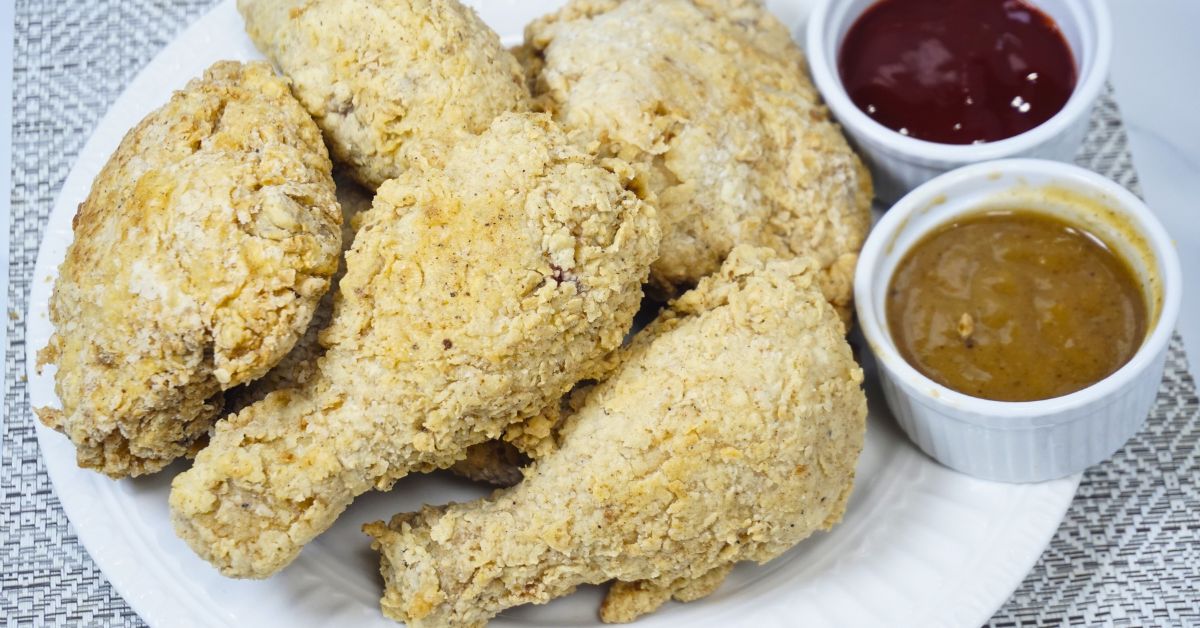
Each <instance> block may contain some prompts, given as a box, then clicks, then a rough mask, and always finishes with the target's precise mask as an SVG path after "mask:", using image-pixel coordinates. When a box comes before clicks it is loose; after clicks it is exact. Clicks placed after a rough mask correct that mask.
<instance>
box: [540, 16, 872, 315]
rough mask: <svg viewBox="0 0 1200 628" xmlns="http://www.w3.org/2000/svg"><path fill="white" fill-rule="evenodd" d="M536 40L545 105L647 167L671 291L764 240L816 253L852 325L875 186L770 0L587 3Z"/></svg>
mask: <svg viewBox="0 0 1200 628" xmlns="http://www.w3.org/2000/svg"><path fill="white" fill-rule="evenodd" d="M525 37H526V44H525V47H524V48H523V49H521V50H520V51H519V53H518V56H519V57H520V58H521V59H522V60H523V61H524V63H525V64H526V66H527V67H526V72H527V73H528V75H529V81H530V85H531V86H532V89H533V91H534V96H535V99H536V103H537V105H538V106H539V107H541V108H543V109H544V110H546V111H548V112H550V113H552V114H553V115H554V118H555V120H557V121H558V122H559V123H561V124H562V125H563V126H564V128H565V129H567V131H568V132H569V133H570V135H571V137H572V140H573V141H574V142H576V143H577V144H579V145H581V146H583V147H586V148H587V149H588V150H590V151H592V152H595V153H597V154H599V155H601V156H608V155H616V156H619V157H621V158H623V159H625V160H627V161H629V162H630V163H632V164H634V165H635V166H636V167H638V168H639V169H640V170H641V171H642V172H643V176H644V180H645V184H646V186H647V187H648V189H649V190H650V192H652V193H653V195H654V197H655V198H656V199H657V205H658V208H659V218H660V219H661V220H662V225H663V246H662V256H661V257H660V259H659V260H658V261H657V262H655V264H654V266H653V268H652V271H651V274H652V281H653V283H654V284H655V285H656V287H657V288H658V289H659V290H660V291H662V292H663V293H665V294H667V295H670V294H673V293H675V292H677V290H678V289H679V288H681V287H687V286H690V285H694V284H695V282H696V281H697V280H699V279H700V278H701V277H704V276H705V275H708V274H710V273H713V272H715V271H716V270H717V268H718V267H719V266H720V264H721V261H722V260H723V259H724V258H725V256H726V255H727V254H728V253H729V251H730V250H731V249H732V248H733V247H734V246H735V245H737V244H752V245H758V246H767V247H770V248H772V249H774V250H776V251H777V252H779V253H782V254H785V255H788V256H793V255H796V256H800V255H804V256H811V257H814V258H815V259H816V260H817V261H818V262H819V263H820V264H821V266H822V267H823V268H825V269H827V272H826V273H825V274H824V275H823V276H822V279H821V281H822V283H823V284H825V285H824V289H825V291H826V293H827V294H829V295H830V296H831V297H832V298H831V300H832V302H833V303H834V304H835V305H836V306H838V307H839V308H840V309H841V310H842V313H843V315H848V313H849V309H850V308H849V303H850V298H851V292H852V290H851V286H852V279H853V270H854V264H855V261H856V256H857V253H858V251H859V250H860V249H861V248H862V242H863V240H864V238H865V237H866V233H867V229H868V227H869V225H870V203H871V197H872V188H871V179H870V175H869V173H868V172H867V170H866V169H865V168H864V167H863V165H862V162H861V161H860V160H859V159H858V157H857V156H855V154H854V153H853V152H852V151H851V150H850V147H849V145H848V144H847V143H846V140H845V138H844V137H843V136H842V134H841V132H840V130H839V128H838V127H837V125H836V124H835V123H834V122H832V121H831V120H830V117H829V113H828V111H827V110H826V108H825V106H824V105H823V104H822V103H821V100H820V97H819V95H818V93H817V90H816V89H815V88H814V87H813V85H812V83H811V82H810V80H809V78H808V76H807V73H806V69H805V60H804V56H803V54H802V53H801V52H800V50H799V48H798V47H797V46H796V44H795V43H794V42H793V41H792V38H791V36H790V34H789V33H788V31H787V29H786V27H784V26H783V25H782V24H781V23H780V22H779V20H777V19H776V18H775V17H774V16H772V15H771V14H770V13H769V12H768V11H767V10H766V9H764V8H763V7H762V5H761V3H760V2H759V1H758V0H624V1H622V0H573V1H572V2H570V3H568V4H567V5H566V7H564V8H563V9H561V10H560V11H558V12H557V13H554V14H552V15H549V16H546V17H543V18H541V19H539V20H537V21H535V22H534V23H532V24H531V25H530V26H529V27H528V28H527V29H526V34H525Z"/></svg>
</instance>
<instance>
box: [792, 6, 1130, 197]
mask: <svg viewBox="0 0 1200 628" xmlns="http://www.w3.org/2000/svg"><path fill="white" fill-rule="evenodd" d="M807 50H808V60H809V65H810V66H811V69H812V74H813V79H814V80H815V82H816V85H817V88H818V89H819V90H820V91H821V94H822V95H823V96H824V98H825V101H826V102H827V103H828V105H829V108H830V110H831V111H832V112H833V115H834V117H836V118H837V120H838V121H839V122H840V123H841V124H842V126H843V127H844V128H845V130H846V133H847V134H848V135H849V136H850V138H851V140H852V141H853V142H854V143H855V145H856V146H857V148H858V149H859V151H860V152H861V153H862V154H863V156H864V158H865V159H866V161H867V163H868V164H869V165H870V167H871V170H872V174H873V175H874V177H875V189H876V193H877V195H878V197H879V198H880V200H882V201H884V202H892V201H895V200H896V199H898V198H899V197H901V196H903V195H904V194H906V193H907V192H909V191H911V190H912V189H914V188H916V187H917V186H918V185H920V184H922V183H924V182H925V181H928V180H930V179H932V178H934V177H936V176H938V175H940V174H942V173H944V172H948V171H950V170H953V169H955V168H958V167H961V166H965V165H969V164H973V163H978V162H983V161H990V160H995V159H1003V158H1011V157H1037V158H1042V159H1052V160H1056V161H1065V162H1069V161H1071V160H1072V159H1073V158H1074V156H1075V153H1076V152H1077V151H1078V149H1079V147H1080V145H1081V144H1082V143H1083V138H1084V135H1085V134H1086V132H1087V126H1088V121H1089V118H1090V117H1091V112H1092V108H1093V107H1094V105H1095V102H1096V100H1097V98H1098V97H1099V96H1100V93H1101V91H1102V90H1103V88H1104V84H1105V81H1106V79H1107V75H1108V67H1109V60H1110V57H1111V53H1112V25H1111V20H1110V17H1109V14H1108V9H1107V5H1106V3H1105V2H1102V1H1099V0H821V1H820V2H819V3H818V5H817V7H816V8H815V9H814V11H813V13H812V15H811V16H810V18H809V23H808V30H807Z"/></svg>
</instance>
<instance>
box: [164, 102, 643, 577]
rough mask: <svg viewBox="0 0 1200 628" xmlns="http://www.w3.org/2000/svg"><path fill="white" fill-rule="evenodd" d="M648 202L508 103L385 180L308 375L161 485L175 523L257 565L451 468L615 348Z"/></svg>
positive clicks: (262, 570)
mask: <svg viewBox="0 0 1200 628" xmlns="http://www.w3.org/2000/svg"><path fill="white" fill-rule="evenodd" d="M658 242H659V231H658V220H657V217H656V216H655V214H654V210H653V208H652V207H650V206H648V205H646V204H644V203H643V202H642V201H641V200H639V199H638V198H637V196H636V195H635V194H633V193H632V192H629V191H628V190H626V188H625V182H624V181H622V180H621V179H620V178H619V177H618V176H617V175H616V174H614V173H612V172H610V171H608V170H605V169H603V168H601V167H599V166H597V165H596V164H595V163H594V162H593V160H592V157H591V156H589V155H587V154H585V153H583V152H580V151H578V150H576V149H574V148H572V147H571V146H570V145H569V144H568V143H567V141H566V138H565V136H564V135H563V134H562V132H561V131H560V130H559V129H558V128H557V126H556V125H554V123H553V122H552V121H551V120H550V118H549V117H548V116H545V115H534V114H504V115H502V116H501V117H499V118H497V120H496V121H495V123H494V124H493V126H492V127H491V129H489V130H488V131H487V132H486V133H484V134H483V135H481V136H478V137H475V138H472V139H467V140H464V141H463V142H461V143H459V144H458V145H457V146H456V147H455V148H453V149H452V150H451V152H450V154H449V156H448V158H447V160H446V162H445V165H444V167H432V166H429V167H420V166H418V167H414V168H411V169H409V170H408V171H406V172H405V173H404V174H402V175H401V176H400V177H399V178H397V179H394V180H392V181H389V182H388V183H386V184H384V186H383V187H381V188H380V189H379V193H378V194H377V195H376V197H375V202H374V205H373V206H372V208H371V210H370V211H368V212H367V213H366V214H365V215H364V216H363V217H362V221H361V224H360V226H359V230H358V234H357V236H356V237H355V241H354V246H353V248H352V249H351V250H350V252H349V254H348V255H347V258H346V265H347V272H346V276H345V277H344V278H343V279H342V282H341V285H340V287H339V292H338V296H337V298H336V300H335V304H334V316H333V322H332V324H331V325H330V327H329V328H328V329H327V330H325V331H324V332H323V333H322V335H321V340H322V344H324V345H325V346H327V347H328V351H327V352H326V354H325V356H324V357H323V358H321V359H320V360H319V361H318V372H317V373H316V375H315V376H314V377H313V378H312V380H310V381H309V382H308V383H307V384H306V385H304V386H302V387H300V388H297V389H293V390H288V391H280V392H276V393H273V394H271V395H269V396H267V398H266V399H264V400H263V401H261V402H260V403H257V404H254V405H252V406H250V407H248V408H246V409H245V410H243V411H242V412H241V413H240V414H238V415H237V416H236V417H231V418H229V419H227V420H225V421H222V422H221V423H220V424H219V425H218V426H217V428H216V430H215V432H214V434H213V436H212V440H211V444H210V445H209V446H208V447H207V448H206V449H204V450H203V451H202V452H200V454H199V455H198V456H197V457H196V461H195V464H194V465H193V466H192V468H191V469H190V470H189V471H187V472H185V473H183V474H181V475H179V476H177V477H176V478H175V481H174V484H173V485H172V492H171V500H170V501H171V507H172V511H173V518H174V521H175V525H176V530H177V532H178V533H179V535H180V536H181V537H182V538H183V539H184V540H185V541H187V542H188V544H189V545H190V546H191V547H192V548H193V549H194V550H195V551H196V552H197V553H199V554H200V555H201V556H202V557H204V558H205V559H207V560H209V561H210V562H212V563H213V564H214V565H216V566H217V567H218V568H219V569H220V570H221V571H222V572H223V573H225V574H226V575H230V576H238V577H266V576H268V575H270V574H272V573H274V572H275V571H277V570H279V569H280V568H282V567H283V566H284V565H286V564H287V563H288V562H290V561H291V560H292V559H293V558H294V557H295V556H296V554H297V553H298V552H299V551H300V548H301V547H303V545H304V544H305V543H307V542H308V541H310V540H311V539H313V538H314V537H315V536H316V535H318V534H320V533H321V532H323V531H324V530H325V529H327V528H328V527H329V526H330V525H331V524H332V523H333V521H334V520H335V519H336V518H337V516H338V515H339V514H340V513H341V512H342V511H343V510H344V509H345V508H346V506H347V505H349V504H350V502H351V500H353V499H354V497H355V496H357V495H359V494H361V493H363V492H365V491H367V490H370V489H372V488H387V487H389V486H391V484H392V483H393V482H394V481H395V480H397V479H399V478H400V477H403V476H404V475H406V474H408V473H410V472H413V471H428V470H432V469H435V468H445V467H448V466H450V465H452V464H454V463H455V462H457V461H458V460H460V459H462V458H463V456H464V455H465V451H466V449H467V448H468V447H470V446H471V445H474V444H476V443H480V442H483V441H485V440H487V439H490V438H496V437H497V436H499V435H500V433H501V432H502V431H503V430H504V429H505V427H507V426H508V425H509V424H511V423H514V422H516V421H519V420H522V419H525V418H527V417H530V416H533V415H535V414H536V413H538V412H540V411H541V410H542V409H543V408H544V407H546V406H547V405H549V404H550V403H551V402H553V401H555V400H557V399H558V398H560V397H561V396H562V395H563V394H565V393H566V392H567V391H568V390H570V388H571V387H572V386H573V385H574V384H575V383H576V382H577V381H579V380H581V379H586V378H588V377H591V376H592V375H593V374H594V372H595V371H596V370H597V369H599V368H600V365H601V364H603V363H604V362H605V356H606V355H607V354H609V353H610V352H611V351H613V350H614V349H616V348H617V347H619V346H620V344H621V340H622V337H623V336H624V335H625V333H626V331H627V330H628V328H629V326H630V323H631V321H632V319H633V316H634V313H635V312H636V311H637V309H638V305H639V302H640V301H641V284H642V282H643V281H644V280H645V278H646V277H647V275H648V274H649V266H650V263H651V262H652V261H653V259H654V256H655V254H656V252H657V250H658Z"/></svg>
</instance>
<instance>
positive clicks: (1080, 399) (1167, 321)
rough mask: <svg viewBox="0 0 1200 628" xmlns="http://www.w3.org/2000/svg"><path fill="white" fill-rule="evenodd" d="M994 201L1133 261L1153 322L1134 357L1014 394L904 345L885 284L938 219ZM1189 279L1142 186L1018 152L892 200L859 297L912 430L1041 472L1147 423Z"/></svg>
mask: <svg viewBox="0 0 1200 628" xmlns="http://www.w3.org/2000/svg"><path fill="white" fill-rule="evenodd" d="M996 209H1029V210H1033V211H1041V212H1046V213H1049V214H1052V215H1056V216H1059V217H1060V218H1062V219H1064V220H1066V221H1068V222H1071V223H1074V224H1076V225H1079V226H1081V227H1084V228H1086V229H1088V230H1090V231H1092V232H1093V233H1095V234H1096V235H1098V236H1100V237H1101V238H1102V239H1104V240H1105V241H1106V242H1107V243H1108V244H1109V245H1110V246H1112V247H1113V248H1114V249H1115V250H1116V252H1117V253H1118V254H1119V255H1121V256H1122V257H1123V258H1125V259H1126V260H1127V261H1128V262H1129V263H1130V265H1131V266H1132V267H1133V270H1134V272H1135V273H1136V275H1137V276H1138V277H1139V278H1140V279H1141V281H1142V284H1143V287H1144V289H1145V293H1146V296H1147V300H1148V303H1149V304H1150V305H1151V307H1150V312H1151V316H1150V321H1151V325H1150V328H1149V330H1148V331H1147V335H1146V338H1145V341H1144V343H1143V344H1142V347H1141V348H1140V349H1139V350H1138V352H1137V353H1136V354H1135V355H1134V357H1133V358H1132V359H1131V360H1130V361H1129V363H1128V364H1126V365H1125V366H1123V367H1122V368H1121V369H1119V370H1118V371H1117V372H1116V373H1113V374H1112V375H1110V376H1109V377H1107V378H1105V379H1103V380H1101V381H1100V382H1098V383H1096V384H1094V385H1092V386H1090V387H1088V388H1085V389H1083V390H1081V391H1079V392H1076V393H1072V394H1070V395H1066V396H1063V397H1058V398H1054V399H1048V400H1044V401H1033V402H1021V403H1014V402H1001V401H990V400H986V399H978V398H975V397H970V396H967V395H964V394H962V393H959V392H956V391H954V390H951V389H949V388H947V387H945V386H942V385H941V384H938V383H936V382H934V381H933V380H931V379H929V378H928V377H926V376H924V375H922V374H921V373H920V372H918V371H917V370H916V369H915V368H913V367H912V366H911V365H909V364H908V363H907V362H906V361H905V360H904V358H903V357H901V355H900V353H899V351H898V350H897V348H896V344H895V342H894V341H893V339H892V335H891V332H890V330H889V327H888V322H887V303H886V298H887V291H888V286H889V284H890V283H891V279H892V275H893V273H894V272H895V269H896V266H897V265H898V264H899V262H900V261H901V260H902V259H903V257H904V255H905V254H906V253H907V252H908V250H909V249H910V248H911V247H912V246H913V245H915V244H916V243H917V242H919V241H920V240H921V239H922V238H923V237H924V236H925V235H927V234H929V233H930V232H932V231H934V230H936V229H937V228H938V227H940V226H942V225H944V224H946V223H948V222H949V221H951V220H953V219H955V218H959V217H963V216H966V215H970V214H974V213H979V212H982V211H987V210H996ZM1182 289H1183V286H1182V278H1181V275H1180V269H1179V257H1178V255H1177V253H1176V251H1175V247H1174V244H1173V243H1172V242H1171V239H1170V237H1169V236H1168V235H1167V232H1166V230H1165V229H1164V228H1163V226H1162V224H1161V223H1160V222H1159V221H1158V220H1157V218H1155V216H1154V214H1153V213H1152V212H1151V211H1150V209H1149V208H1147V207H1146V205H1145V204H1144V203H1142V202H1141V201H1140V200H1139V199H1138V198H1137V197H1136V196H1134V195H1133V194H1132V193H1130V192H1129V191H1128V190H1126V189H1125V188H1123V187H1121V186H1120V185H1118V184H1116V183H1114V182H1112V181H1109V180H1108V179H1105V178H1104V177H1101V176H1100V175H1097V174H1095V173H1092V172H1090V171H1087V170H1084V169H1082V168H1078V167H1076V166H1071V165H1067V164H1063V163H1058V162H1052V161H1042V160H1034V159H1017V160H1005V161H996V162H989V163H983V164H976V165H973V166H968V167H965V168H961V169H958V170H955V171H953V172H950V173H948V174H945V175H942V176H940V177H938V178H936V179H934V180H932V181H930V182H928V183H926V184H924V185H922V186H920V187H919V188H917V189H916V190H914V191H913V192H911V193H910V194H909V195H907V196H905V197H904V198H903V199H902V200H901V201H900V202H899V203H897V204H896V205H895V206H894V207H892V208H891V210H889V211H888V212H887V214H885V215H884V217H883V219H882V220H881V221H880V222H879V224H878V225H876V227H875V229H874V230H873V231H872V232H871V235H870V237H869V238H868V239H867V242H866V244H865V246H864V247H863V251H862V255H861V256H860V259H859V264H858V269H857V273H856V275H855V284H854V297H855V300H856V307H857V310H858V320H859V323H860V325H861V327H862V331H863V335H864V336H865V337H866V340H867V342H868V344H869V345H870V348H871V350H872V352H873V353H874V355H875V358H876V361H877V362H878V365H879V369H878V371H879V374H880V379H881V380H882V387H883V391H884V395H885V397H886V399H887V403H888V406H889V407H890V408H891V411H892V413H893V414H894V415H895V417H896V420H897V422H898V423H899V424H900V426H901V428H903V429H904V431H905V433H907V434H908V436H909V438H910V439H912V441H913V442H914V443H916V444H917V446H919V447H920V448H921V449H922V450H923V451H925V453H927V454H929V455H930V456H932V457H933V458H935V459H936V460H938V461H939V462H941V463H942V464H944V465H946V466H948V467H951V468H953V469H956V470H958V471H962V472H964V473H967V474H970V475H973V476H976V477H980V478H984V479H989V480H999V481H1005V482H1037V481H1043V480H1051V479H1055V478H1060V477H1065V476H1068V475H1072V474H1074V473H1078V472H1080V471H1082V470H1084V469H1086V468H1087V467H1089V466H1091V465H1093V464H1096V463H1098V462H1100V461H1102V460H1105V459H1107V458H1108V457H1110V456H1111V455H1112V454H1113V453H1114V452H1116V451H1117V450H1118V449H1120V447H1121V446H1122V445H1124V444H1125V442H1126V441H1127V440H1129V438H1130V437H1131V436H1133V435H1134V434H1135V433H1137V432H1138V430H1139V429H1141V427H1142V425H1143V423H1144V422H1145V419H1146V416H1147V414H1148V413H1149V411H1150V409H1151V407H1152V405H1153V403H1154V399H1155V395H1156V393H1157V391H1158V388H1159V385H1160V383H1161V381H1162V373H1163V364H1164V361H1165V359H1166V355H1167V346H1168V342H1169V341H1170V338H1171V334H1172V333H1173V330H1174V328H1175V323H1176V322H1177V320H1178V317H1179V304H1180V298H1181V292H1182Z"/></svg>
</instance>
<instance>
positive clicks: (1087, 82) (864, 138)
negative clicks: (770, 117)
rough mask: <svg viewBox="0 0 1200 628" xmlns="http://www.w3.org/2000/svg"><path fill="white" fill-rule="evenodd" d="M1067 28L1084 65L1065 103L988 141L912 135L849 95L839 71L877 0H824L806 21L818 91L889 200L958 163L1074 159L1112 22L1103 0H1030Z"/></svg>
mask: <svg viewBox="0 0 1200 628" xmlns="http://www.w3.org/2000/svg"><path fill="white" fill-rule="evenodd" d="M1028 1H1029V2H1030V4H1033V5H1034V6H1036V7H1037V8H1038V9H1040V10H1041V11H1042V12H1044V13H1045V14H1047V15H1049V16H1050V17H1051V18H1052V19H1053V20H1054V21H1055V23H1057V25H1058V27H1059V30H1061V31H1062V34H1063V36H1064V37H1065V38H1066V40H1067V43H1068V44H1069V45H1070V47H1071V52H1072V53H1073V54H1074V56H1075V62H1076V65H1077V66H1078V79H1077V82H1076V84H1075V90H1074V92H1072V94H1071V98H1070V99H1069V100H1068V101H1067V104H1066V105H1065V106H1064V107H1063V108H1062V110H1060V111H1059V112H1058V113H1057V114H1055V115H1054V116H1053V117H1051V118H1050V119H1049V120H1047V121H1046V122H1045V123H1043V124H1041V125H1040V126H1037V127H1035V128H1033V129H1031V130H1029V131H1026V132H1025V133H1021V134H1019V135H1016V136H1013V137H1010V138H1008V139H1004V140H1000V141H996V142H989V143H986V144H974V145H954V144H938V143H934V142H928V141H924V140H919V139H916V138H912V137H906V136H904V135H901V134H900V133H898V132H896V131H893V130H892V129H889V128H887V127H885V126H883V125H882V124H880V123H878V122H876V121H875V120H873V119H871V117H870V116H868V115H867V114H865V113H863V112H862V110H860V109H859V108H858V106H856V105H855V104H854V102H853V101H851V100H850V96H849V94H847V93H846V89H845V87H844V86H843V85H842V80H841V76H840V74H839V71H838V64H837V60H838V54H839V51H840V50H841V45H842V41H843V40H844V39H845V37H846V33H847V32H848V31H849V30H850V27H851V26H853V25H854V23H855V21H856V20H857V19H858V18H859V16H861V15H862V13H863V12H864V11H865V10H867V9H868V8H869V7H870V6H871V5H872V4H874V2H875V0H820V1H819V2H818V4H817V6H816V7H815V8H814V10H813V12H812V14H811V16H810V17H809V20H808V26H807V32H806V35H805V37H806V51H807V56H808V63H809V66H810V69H811V71H812V76H813V80H814V82H815V83H816V86H817V89H818V90H820V92H821V95H822V96H823V97H824V98H825V102H826V103H827V104H828V105H829V109H830V111H831V112H832V113H833V116H834V117H835V118H836V119H837V120H838V122H840V123H841V125H842V127H843V128H844V129H845V131H846V134H847V135H848V136H849V137H850V140H851V141H852V142H853V144H854V145H855V147H856V148H857V149H858V151H859V153H860V154H862V156H863V158H864V160H865V161H866V162H867V165H868V166H869V167H870V168H871V174H872V175H873V176H874V180H875V192H876V195H877V196H878V198H879V199H880V200H881V201H884V202H892V201H895V200H896V199H898V198H900V197H901V196H903V195H904V194H906V193H907V192H908V191H910V190H912V189H914V188H915V187H917V186H918V185H920V184H922V183H924V182H926V181H928V180H930V179H932V178H934V177H936V176H938V175H940V174H942V173H944V172H948V171H950V170H953V169H954V168H958V167H960V166H964V165H968V164H973V163H979V162H983V161H989V160H995V159H1006V158H1013V157H1036V158H1041V159H1053V160H1056V161H1064V162H1069V161H1071V160H1072V159H1073V158H1074V156H1075V153H1076V152H1077V151H1078V150H1079V147H1080V146H1081V145H1082V144H1083V139H1084V136H1085V135H1086V133H1087V127H1088V122H1089V120H1090V118H1091V113H1092V108H1093V107H1094V106H1095V103H1096V100H1097V99H1098V98H1099V96H1100V92H1101V90H1103V88H1104V84H1105V81H1106V80H1107V78H1108V69H1109V62H1110V59H1111V57H1112V21H1111V18H1110V16H1109V12H1108V3H1107V2H1103V1H1099V0H1028Z"/></svg>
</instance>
